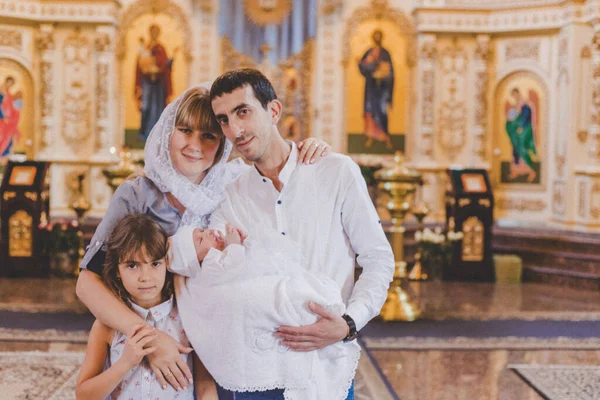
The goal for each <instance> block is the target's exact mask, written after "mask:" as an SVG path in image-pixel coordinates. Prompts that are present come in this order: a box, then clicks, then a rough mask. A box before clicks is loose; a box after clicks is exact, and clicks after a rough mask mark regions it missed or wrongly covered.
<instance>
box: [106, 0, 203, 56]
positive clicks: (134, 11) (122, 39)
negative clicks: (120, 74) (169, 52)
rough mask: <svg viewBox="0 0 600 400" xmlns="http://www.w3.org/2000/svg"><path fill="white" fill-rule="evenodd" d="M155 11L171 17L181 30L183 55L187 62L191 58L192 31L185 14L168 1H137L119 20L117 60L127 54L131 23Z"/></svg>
mask: <svg viewBox="0 0 600 400" xmlns="http://www.w3.org/2000/svg"><path fill="white" fill-rule="evenodd" d="M156 10H160V13H162V14H167V15H169V16H171V17H172V18H173V19H174V20H175V21H177V22H178V23H179V26H181V28H182V29H183V54H184V56H185V58H186V59H187V61H190V60H191V58H192V43H191V38H192V30H191V28H190V23H189V19H188V17H187V16H186V13H185V12H184V11H183V10H182V9H181V7H179V6H178V5H177V4H175V3H173V2H172V1H170V0H153V1H147V0H138V1H136V2H135V3H133V4H131V5H130V6H129V7H127V9H126V10H125V11H123V13H122V14H121V17H120V18H119V33H118V36H117V48H116V53H117V58H118V59H119V60H122V59H123V58H125V54H126V53H127V40H126V38H127V30H128V28H129V27H130V26H131V25H132V24H133V22H134V21H135V20H136V19H137V18H138V17H140V16H142V15H145V14H153V13H155V12H156Z"/></svg>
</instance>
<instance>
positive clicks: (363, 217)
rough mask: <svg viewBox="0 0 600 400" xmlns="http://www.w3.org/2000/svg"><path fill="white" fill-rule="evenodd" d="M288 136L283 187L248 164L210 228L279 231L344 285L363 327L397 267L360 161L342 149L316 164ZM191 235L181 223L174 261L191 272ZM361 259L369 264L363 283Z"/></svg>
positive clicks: (350, 309) (312, 266)
mask: <svg viewBox="0 0 600 400" xmlns="http://www.w3.org/2000/svg"><path fill="white" fill-rule="evenodd" d="M289 143H290V145H291V146H292V149H291V153H290V156H289V158H288V160H287V162H286V164H285V166H284V168H283V169H282V170H281V172H280V174H279V180H280V181H281V182H282V183H283V188H282V190H281V192H279V191H277V189H276V188H275V186H274V185H273V182H272V181H271V180H270V179H269V178H267V177H264V176H262V175H261V174H260V172H259V171H258V170H257V169H256V168H254V167H253V168H249V169H248V170H246V171H244V172H243V173H242V174H241V176H240V177H239V178H238V180H236V181H235V182H233V183H231V184H230V185H229V186H228V187H227V189H226V194H225V199H224V200H223V202H222V203H221V204H220V206H219V207H218V208H217V210H216V211H215V212H214V213H213V214H212V216H211V223H210V227H211V228H216V229H219V230H222V231H224V230H225V225H226V224H227V223H230V224H232V225H234V226H237V227H239V228H242V229H243V230H244V231H246V232H248V234H249V235H250V236H254V237H255V238H260V235H261V232H265V231H266V230H276V231H277V232H279V233H280V234H281V235H285V236H286V237H288V238H290V239H292V240H293V241H295V242H296V243H297V244H298V245H299V246H300V248H301V249H302V252H303V255H304V259H305V261H306V263H305V268H307V269H308V270H309V271H311V272H314V273H318V274H322V275H324V276H327V277H329V278H331V279H333V280H334V281H335V282H336V283H337V284H338V285H339V287H340V289H341V292H342V299H343V300H344V301H345V302H346V305H347V310H346V314H348V315H349V316H350V317H352V319H354V321H355V323H356V327H357V329H359V330H360V329H361V328H363V327H364V326H365V325H366V324H367V322H369V320H371V319H372V318H373V317H375V316H376V315H377V314H378V313H379V311H380V309H381V306H382V305H383V303H384V302H385V299H386V297H387V290H388V287H389V284H390V282H391V280H392V277H393V273H394V256H393V253H392V249H391V247H390V244H389V242H388V240H387V238H386V237H385V233H384V231H383V229H382V226H381V221H380V219H379V217H378V215H377V211H376V210H375V207H374V205H373V202H372V201H371V198H370V197H369V193H368V190H367V186H366V184H365V181H364V178H363V177H362V175H361V173H360V168H359V167H358V165H357V164H356V163H355V162H354V161H352V159H351V158H350V157H348V156H345V155H341V154H336V153H334V154H331V155H330V156H328V157H325V158H323V159H322V160H320V161H319V162H318V163H316V164H311V165H304V164H298V163H297V161H298V149H297V147H296V145H295V144H294V143H292V142H289ZM191 235H192V230H191V229H189V228H187V229H185V228H182V229H181V230H180V232H178V234H177V235H175V236H174V237H173V239H172V246H173V249H172V250H173V251H172V253H171V254H172V256H173V257H174V258H175V260H174V261H178V262H176V263H175V265H177V264H178V263H179V262H183V264H184V265H186V267H185V268H186V269H187V270H188V271H193V270H196V268H199V265H198V261H197V259H196V254H195V251H194V247H193V241H192V239H191ZM355 260H356V261H358V264H359V265H360V266H361V267H362V268H363V271H362V273H361V275H360V277H359V279H358V280H357V281H356V284H355V281H354V270H355ZM180 265H181V264H180ZM174 272H176V273H177V272H180V271H177V270H174ZM184 275H188V274H186V273H184ZM188 276H189V275H188Z"/></svg>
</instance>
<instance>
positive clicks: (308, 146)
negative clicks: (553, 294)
mask: <svg viewBox="0 0 600 400" xmlns="http://www.w3.org/2000/svg"><path fill="white" fill-rule="evenodd" d="M298 150H300V154H298V162H300V163H302V164H309V163H310V164H314V163H315V162H316V161H317V160H319V159H321V158H323V157H327V156H328V155H329V154H331V146H330V145H329V144H327V143H326V142H324V141H322V140H321V139H317V138H308V139H304V140H303V141H302V142H300V143H298Z"/></svg>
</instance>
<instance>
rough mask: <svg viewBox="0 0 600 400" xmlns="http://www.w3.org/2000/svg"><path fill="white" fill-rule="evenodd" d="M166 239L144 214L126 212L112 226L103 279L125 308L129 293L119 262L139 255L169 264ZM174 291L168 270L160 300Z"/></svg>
mask: <svg viewBox="0 0 600 400" xmlns="http://www.w3.org/2000/svg"><path fill="white" fill-rule="evenodd" d="M168 239H169V237H168V236H167V233H166V232H165V231H164V229H163V228H162V227H161V226H160V225H159V224H158V223H157V222H156V221H154V220H153V219H152V218H150V217H149V216H147V215H145V214H131V215H128V216H126V217H125V218H123V219H122V220H120V221H119V222H118V223H117V224H116V225H115V228H114V229H113V231H112V233H111V235H110V237H109V239H108V242H107V243H106V247H107V249H106V261H105V264H104V268H103V271H102V279H103V280H104V283H105V284H106V286H107V287H108V288H109V289H110V290H111V291H112V292H113V293H114V294H115V295H116V296H117V297H118V298H120V299H121V300H122V301H123V302H124V303H125V304H127V306H128V307H129V306H130V305H129V300H131V296H130V295H129V293H128V292H127V290H125V286H123V282H122V281H121V278H120V277H119V263H122V262H125V261H131V260H135V259H136V257H138V256H139V255H140V254H143V255H144V256H146V257H148V258H150V261H155V260H161V259H164V260H165V262H166V263H168V262H169V260H168V259H167V250H168ZM146 261H149V260H146ZM173 292H174V286H173V274H172V273H171V272H169V271H167V275H166V278H165V285H164V286H163V289H162V298H163V301H165V300H167V299H169V298H171V296H172V295H173Z"/></svg>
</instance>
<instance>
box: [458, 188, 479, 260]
mask: <svg viewBox="0 0 600 400" xmlns="http://www.w3.org/2000/svg"><path fill="white" fill-rule="evenodd" d="M461 200H462V199H461ZM483 233H484V232H483V222H481V220H480V219H479V218H477V217H475V216H473V217H469V218H467V220H466V221H465V222H463V235H464V236H463V240H462V256H461V258H462V260H463V261H482V260H483V245H484V240H483Z"/></svg>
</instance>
